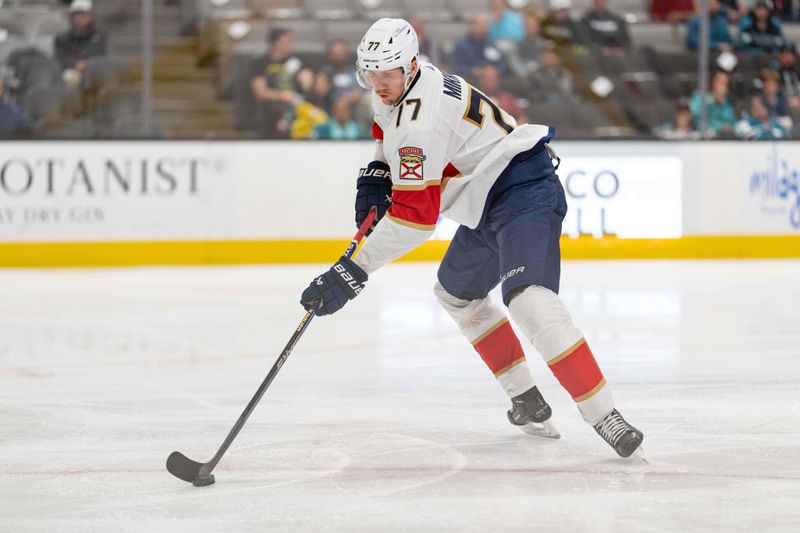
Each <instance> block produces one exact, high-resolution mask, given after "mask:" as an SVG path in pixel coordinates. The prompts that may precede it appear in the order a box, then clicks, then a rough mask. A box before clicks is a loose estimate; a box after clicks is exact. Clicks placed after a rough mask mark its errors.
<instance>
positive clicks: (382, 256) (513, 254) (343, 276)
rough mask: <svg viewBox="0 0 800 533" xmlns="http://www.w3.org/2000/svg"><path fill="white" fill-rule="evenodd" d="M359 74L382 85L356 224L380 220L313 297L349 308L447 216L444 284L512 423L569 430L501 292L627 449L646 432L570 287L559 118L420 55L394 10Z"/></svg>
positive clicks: (367, 45)
mask: <svg viewBox="0 0 800 533" xmlns="http://www.w3.org/2000/svg"><path fill="white" fill-rule="evenodd" d="M357 70H358V77H359V82H360V83H361V84H362V85H363V86H364V87H365V88H368V89H371V91H372V104H373V108H374V111H375V122H374V125H373V132H372V133H373V137H374V138H375V139H376V146H375V148H376V149H375V156H374V161H372V162H371V163H369V164H368V165H367V166H366V168H363V169H361V172H360V174H359V178H358V181H357V194H356V223H357V224H360V223H361V222H362V221H363V220H364V219H365V218H366V215H367V212H368V210H369V208H370V207H371V206H372V205H377V206H378V210H379V213H378V214H379V216H380V217H382V218H381V219H380V223H378V224H377V225H376V226H375V228H374V230H373V231H372V234H371V236H370V237H369V239H367V241H366V242H365V243H364V245H363V246H362V248H361V251H360V253H359V254H358V256H357V257H356V259H354V260H350V259H348V258H346V257H342V258H341V259H340V260H339V261H338V262H337V263H336V264H334V265H333V266H332V267H331V268H330V269H329V270H328V271H327V272H325V273H323V274H322V275H320V276H319V277H317V278H316V279H314V280H313V281H312V282H311V284H310V285H309V287H308V288H307V289H306V290H305V291H304V292H303V294H302V297H301V304H302V305H303V306H304V307H305V308H306V309H312V308H313V309H316V310H317V314H318V315H327V314H331V313H335V312H336V311H338V310H339V309H341V308H342V307H343V306H344V305H345V304H346V303H347V301H348V300H351V299H353V298H355V297H356V296H357V295H358V294H359V293H360V292H361V290H362V289H363V287H364V284H365V283H366V281H367V278H368V277H369V275H371V274H372V273H373V272H375V271H376V270H377V269H378V268H380V267H382V266H383V265H385V264H387V263H389V262H390V261H392V260H394V259H396V258H398V257H400V256H402V255H404V254H405V253H407V252H409V251H411V250H412V249H413V248H415V247H417V246H418V245H420V244H422V243H423V242H425V241H426V240H427V239H428V238H429V237H430V236H431V233H432V232H433V230H434V227H435V224H436V221H437V219H438V217H439V215H440V214H441V215H442V216H446V217H448V218H450V219H452V220H455V221H456V222H458V223H460V224H461V226H460V228H459V229H458V231H457V232H456V235H455V237H454V238H453V240H452V243H451V244H450V247H449V248H448V250H447V253H446V254H445V257H444V259H443V260H442V264H441V265H440V267H439V272H438V275H437V277H438V281H437V283H436V284H435V286H434V293H435V294H436V297H437V298H438V299H439V301H440V302H441V304H442V306H443V307H444V308H445V309H446V310H447V312H448V313H449V314H450V316H451V317H452V318H453V319H454V320H455V322H456V323H457V324H458V326H459V327H460V329H461V331H462V332H463V333H464V335H465V336H466V337H467V339H468V340H469V341H470V342H471V343H472V345H473V347H474V348H475V350H476V351H477V352H478V354H480V356H481V358H482V359H483V361H484V362H485V363H486V365H487V366H488V367H489V369H490V370H491V371H492V373H494V375H495V377H496V378H497V380H498V381H499V383H500V385H501V386H502V388H503V389H504V390H505V392H506V393H507V394H508V396H509V397H510V398H511V409H510V410H509V411H508V419H509V421H510V422H511V423H512V424H514V425H516V426H520V427H521V428H522V429H523V430H524V431H526V432H529V433H533V434H538V435H543V436H549V437H556V438H557V437H558V436H559V435H558V433H557V432H556V431H555V429H554V428H553V426H552V424H551V423H550V417H551V409H550V406H549V405H548V404H547V402H546V401H545V400H544V398H543V397H542V395H541V393H540V392H539V390H538V388H537V387H536V385H535V383H534V381H533V378H532V377H531V373H530V371H529V369H528V367H527V364H526V362H525V356H524V353H523V351H522V347H521V346H520V343H519V340H518V339H517V337H516V335H515V334H514V332H513V330H512V329H511V325H510V324H509V322H508V319H507V318H506V316H505V314H504V313H503V311H502V310H501V309H499V308H498V307H497V306H496V305H494V304H493V303H492V302H491V300H490V298H489V296H488V295H489V291H491V290H492V289H493V288H494V287H496V286H497V284H498V283H501V284H502V296H503V303H504V304H505V305H506V306H507V307H508V310H509V312H510V314H511V316H512V317H513V318H514V320H515V321H516V322H517V324H518V325H519V327H520V328H521V329H522V331H523V332H524V334H525V336H526V337H527V338H528V339H529V340H530V341H531V343H533V345H534V347H535V348H536V350H537V351H538V352H539V353H540V354H541V355H542V356H543V357H544V359H545V361H546V362H547V364H548V366H549V367H550V369H551V371H552V372H553V374H554V375H555V377H556V378H557V379H558V381H559V382H560V383H561V385H562V386H563V387H564V388H565V389H566V390H567V392H568V393H569V394H570V395H571V396H572V398H573V399H574V400H575V402H576V403H577V407H578V410H579V411H580V413H581V415H582V416H583V418H584V420H586V421H587V422H588V423H589V424H591V425H592V426H593V427H594V428H595V430H596V431H597V433H598V434H599V435H600V436H601V437H602V438H603V439H604V440H605V441H606V442H608V444H610V445H611V447H612V448H614V450H615V451H616V452H617V453H618V454H619V455H620V456H622V457H628V456H630V455H631V454H632V453H633V452H634V451H635V450H636V449H637V448H638V447H639V445H640V444H641V442H642V438H643V435H642V433H641V432H640V431H639V430H637V429H636V428H634V427H633V426H631V425H630V424H629V423H628V422H626V421H625V420H624V419H623V418H622V416H621V415H620V414H619V412H618V411H617V410H616V409H615V408H614V403H613V400H612V398H611V391H610V390H609V386H608V385H607V384H606V380H605V378H604V377H603V374H602V372H601V371H600V368H599V367H598V365H597V362H596V361H595V358H594V356H593V355H592V352H591V350H590V349H589V346H588V344H587V343H586V340H585V339H584V337H583V335H582V334H581V332H580V330H579V329H578V328H577V327H576V326H575V325H574V324H573V322H572V319H571V317H570V314H569V311H568V310H567V308H566V307H565V306H564V304H563V303H562V301H561V300H560V298H559V297H558V288H559V278H560V261H561V252H560V247H559V238H560V236H561V224H562V221H563V219H564V215H565V214H566V211H567V204H566V199H565V196H564V191H563V189H562V187H561V184H560V183H559V180H558V177H557V176H556V174H555V170H556V167H555V166H554V157H555V155H554V153H553V152H552V150H551V149H550V147H549V145H548V142H549V141H550V140H551V139H552V138H553V135H554V133H555V132H554V129H553V128H552V127H548V126H541V125H533V124H524V125H517V124H516V122H515V121H514V119H513V118H512V117H511V116H510V115H509V114H508V113H506V112H505V111H504V110H502V109H501V108H499V107H498V106H497V105H495V103H494V102H492V101H491V100H490V99H489V98H487V97H486V96H485V95H484V94H482V93H480V92H479V91H477V90H476V89H475V88H474V87H472V86H470V85H469V84H467V83H466V82H465V81H464V80H463V79H462V78H460V77H458V76H453V75H450V74H444V73H442V72H441V71H440V70H438V69H437V68H436V67H435V66H433V65H431V64H428V63H423V62H421V61H420V60H419V58H418V44H417V37H416V34H415V33H414V30H413V29H412V28H411V25H410V24H409V23H408V22H406V21H405V20H402V19H380V20H378V21H377V22H375V23H374V24H373V25H372V27H370V29H369V30H368V31H367V33H366V35H365V36H364V38H363V39H362V41H361V43H360V44H359V45H358V59H357Z"/></svg>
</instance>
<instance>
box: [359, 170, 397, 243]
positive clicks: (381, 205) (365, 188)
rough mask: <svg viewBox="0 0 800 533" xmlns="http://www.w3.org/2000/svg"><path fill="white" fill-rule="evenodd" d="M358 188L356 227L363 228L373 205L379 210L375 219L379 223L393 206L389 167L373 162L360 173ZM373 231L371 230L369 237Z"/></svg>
mask: <svg viewBox="0 0 800 533" xmlns="http://www.w3.org/2000/svg"><path fill="white" fill-rule="evenodd" d="M356 187H357V188H358V191H357V192H356V226H358V227H361V224H362V223H363V222H364V219H365V218H367V213H369V210H370V208H371V207H372V206H373V205H374V206H377V208H378V214H377V216H376V217H375V223H377V222H378V221H379V220H380V219H381V217H383V215H385V214H386V210H387V209H389V206H391V205H392V174H391V172H390V171H389V165H387V164H386V163H384V162H383V161H373V162H372V163H370V164H369V165H367V167H366V168H362V169H361V170H360V171H359V173H358V181H357V182H356ZM373 227H374V224H373ZM371 231H372V229H371V228H370V231H369V232H367V235H369V233H370V232H371Z"/></svg>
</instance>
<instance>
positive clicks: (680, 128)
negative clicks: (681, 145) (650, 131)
mask: <svg viewBox="0 0 800 533" xmlns="http://www.w3.org/2000/svg"><path fill="white" fill-rule="evenodd" d="M692 122H693V121H692V110H691V109H689V106H688V105H687V104H685V103H681V104H678V106H677V107H676V108H675V116H674V118H673V121H672V122H669V123H667V124H664V125H663V126H661V127H660V128H658V130H657V131H656V135H658V136H659V137H660V138H662V139H666V140H669V141H685V140H694V139H699V138H700V137H701V135H700V132H699V131H697V130H696V129H695V128H694V125H693V123H692Z"/></svg>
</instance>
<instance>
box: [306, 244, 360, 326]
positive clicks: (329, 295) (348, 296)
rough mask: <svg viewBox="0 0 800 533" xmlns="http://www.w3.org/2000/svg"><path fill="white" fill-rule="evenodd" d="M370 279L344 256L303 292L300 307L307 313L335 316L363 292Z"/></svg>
mask: <svg viewBox="0 0 800 533" xmlns="http://www.w3.org/2000/svg"><path fill="white" fill-rule="evenodd" d="M368 277H369V276H367V273H366V272H364V270H362V268H361V267H360V266H358V265H357V264H355V263H354V262H353V261H351V260H350V259H348V258H347V257H344V256H342V257H341V258H340V259H339V261H338V262H337V263H336V264H335V265H333V266H332V267H331V268H330V269H328V271H327V272H325V273H323V274H322V275H321V276H319V277H317V278H316V279H314V281H312V282H311V284H310V285H309V286H308V288H307V289H306V290H304V291H303V294H302V296H300V305H302V306H303V307H304V308H305V309H306V311H308V310H309V309H316V310H317V315H318V316H324V315H330V314H333V313H335V312H336V311H338V310H339V309H341V308H342V307H344V304H346V303H347V302H348V300H352V299H353V298H355V297H356V296H357V295H358V293H360V292H361V289H363V288H364V283H366V282H367V278H368Z"/></svg>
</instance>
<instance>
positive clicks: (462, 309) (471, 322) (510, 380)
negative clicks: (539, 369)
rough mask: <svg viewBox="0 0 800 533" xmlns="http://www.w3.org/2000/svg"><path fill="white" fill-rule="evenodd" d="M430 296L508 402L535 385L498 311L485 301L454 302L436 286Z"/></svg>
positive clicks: (454, 300) (508, 327)
mask: <svg viewBox="0 0 800 533" xmlns="http://www.w3.org/2000/svg"><path fill="white" fill-rule="evenodd" d="M433 292H434V293H435V294H436V297H437V298H438V299H439V303H441V304H442V307H444V309H445V310H446V311H447V313H448V314H449V315H450V316H451V317H452V318H453V320H455V322H456V324H458V327H459V328H460V329H461V332H462V333H463V334H464V336H465V337H466V338H467V340H469V341H470V343H472V346H473V348H475V351H477V352H478V353H479V354H480V356H481V358H482V359H483V361H484V362H485V363H486V366H488V367H489V370H491V371H492V373H493V374H494V375H495V378H497V381H498V382H499V383H500V386H501V387H503V390H504V391H505V392H506V394H508V396H509V397H510V398H513V397H515V396H519V395H520V394H522V393H523V392H525V391H527V390H528V389H530V388H532V387H533V386H534V385H535V383H534V381H533V377H532V376H531V373H530V370H529V369H528V365H527V364H526V362H525V353H524V352H523V351H522V346H521V345H520V343H519V340H518V339H517V336H516V335H515V334H514V331H513V330H512V329H511V324H509V322H508V319H507V318H506V315H505V313H503V311H502V310H501V309H500V308H498V307H497V306H496V305H494V304H493V303H492V302H491V300H490V299H489V298H481V299H480V300H462V299H460V298H456V297H455V296H453V295H452V294H450V293H448V292H447V291H446V290H445V289H444V287H442V285H441V284H440V283H439V282H437V283H436V286H435V287H434V289H433Z"/></svg>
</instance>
